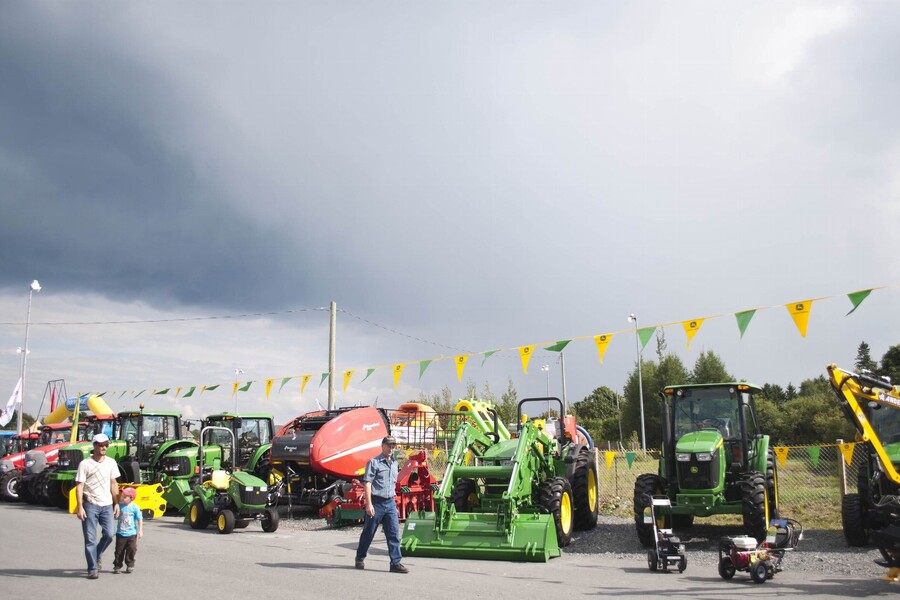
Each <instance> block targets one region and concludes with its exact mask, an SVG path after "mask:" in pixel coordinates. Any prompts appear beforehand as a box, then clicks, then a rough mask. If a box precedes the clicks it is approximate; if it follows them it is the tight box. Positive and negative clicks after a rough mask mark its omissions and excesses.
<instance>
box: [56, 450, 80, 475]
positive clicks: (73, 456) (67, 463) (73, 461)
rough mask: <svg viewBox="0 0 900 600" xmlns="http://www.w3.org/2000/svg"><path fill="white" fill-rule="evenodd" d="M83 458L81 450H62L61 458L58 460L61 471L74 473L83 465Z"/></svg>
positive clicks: (60, 452)
mask: <svg viewBox="0 0 900 600" xmlns="http://www.w3.org/2000/svg"><path fill="white" fill-rule="evenodd" d="M83 458H84V454H82V452H81V450H60V451H59V458H58V459H57V462H58V463H59V470H60V471H74V470H76V469H77V468H78V465H80V464H81V461H82V459H83Z"/></svg>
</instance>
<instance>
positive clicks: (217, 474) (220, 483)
mask: <svg viewBox="0 0 900 600" xmlns="http://www.w3.org/2000/svg"><path fill="white" fill-rule="evenodd" d="M230 481H231V476H230V475H229V474H228V471H223V470H222V469H218V470H216V471H213V472H212V477H211V478H210V480H209V485H210V487H213V488H215V489H217V490H227V489H228V484H229V483H230Z"/></svg>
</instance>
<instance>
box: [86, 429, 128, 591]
mask: <svg viewBox="0 0 900 600" xmlns="http://www.w3.org/2000/svg"><path fill="white" fill-rule="evenodd" d="M91 441H92V442H93V443H94V450H93V452H92V453H91V455H90V456H89V457H87V458H86V459H84V460H83V461H81V463H80V464H79V465H78V472H77V473H76V474H75V496H76V501H77V508H76V509H75V515H76V516H77V517H78V518H79V519H80V520H81V530H82V533H83V534H84V556H85V558H86V559H87V571H88V579H97V578H98V577H99V576H100V567H101V566H102V563H101V561H100V557H101V556H102V555H103V551H104V550H106V549H107V548H108V547H109V545H110V544H111V543H112V542H113V540H114V539H116V519H118V517H119V484H118V483H117V482H116V478H117V477H118V476H119V465H118V464H116V461H114V460H113V459H111V458H107V457H106V449H107V448H109V438H108V437H107V436H106V435H105V434H103V433H98V434H97V435H95V436H94V438H93V439H92V440H91ZM98 524H99V525H100V528H101V531H102V534H101V536H100V541H99V542H98V541H97V525H98Z"/></svg>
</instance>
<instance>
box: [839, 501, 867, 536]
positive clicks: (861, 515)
mask: <svg viewBox="0 0 900 600" xmlns="http://www.w3.org/2000/svg"><path fill="white" fill-rule="evenodd" d="M868 521H869V519H868V514H867V511H866V505H865V502H864V501H863V499H862V497H861V496H860V495H859V494H846V495H845V496H844V498H843V499H842V500H841V524H842V526H843V529H844V539H845V540H847V545H848V546H857V547H861V546H866V545H868V543H869V525H868Z"/></svg>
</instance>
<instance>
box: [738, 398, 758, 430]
mask: <svg viewBox="0 0 900 600" xmlns="http://www.w3.org/2000/svg"><path fill="white" fill-rule="evenodd" d="M741 395H742V396H743V397H744V402H743V403H742V408H743V411H744V422H745V423H746V426H747V437H748V438H754V437H756V434H757V433H758V432H759V428H758V426H757V423H756V415H754V413H753V404H752V399H751V396H750V394H748V393H746V392H744V393H743V394H741Z"/></svg>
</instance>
